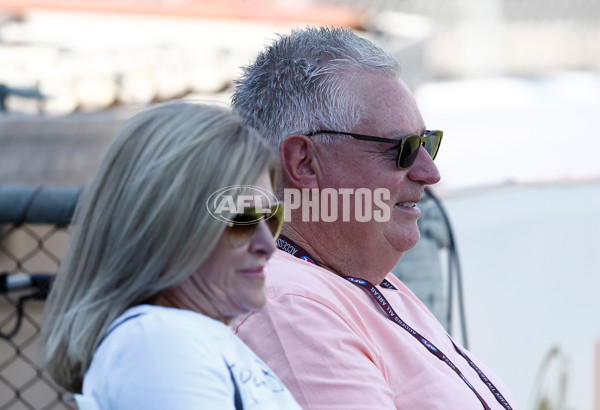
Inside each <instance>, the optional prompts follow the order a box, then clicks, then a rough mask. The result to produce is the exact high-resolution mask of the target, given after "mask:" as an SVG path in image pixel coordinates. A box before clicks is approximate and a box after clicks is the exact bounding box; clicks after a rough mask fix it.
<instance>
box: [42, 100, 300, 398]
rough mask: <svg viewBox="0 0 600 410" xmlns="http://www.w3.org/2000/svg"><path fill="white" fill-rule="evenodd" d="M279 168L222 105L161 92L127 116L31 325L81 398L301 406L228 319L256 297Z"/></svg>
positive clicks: (274, 227)
mask: <svg viewBox="0 0 600 410" xmlns="http://www.w3.org/2000/svg"><path fill="white" fill-rule="evenodd" d="M276 171H277V162H276V157H275V156H274V154H273V153H272V152H271V150H270V149H269V148H268V147H267V145H266V144H265V143H264V142H263V140H262V138H261V137H260V136H258V135H257V134H256V132H255V131H254V130H252V129H251V128H250V127H248V126H245V125H244V124H243V123H242V121H241V120H240V118H239V117H237V116H236V115H234V114H232V113H231V112H230V111H228V110H226V109H223V108H218V107H213V106H208V105H200V104H191V103H168V104H163V105H159V106H156V107H154V108H151V109H149V110H147V111H144V112H142V113H140V114H138V115H136V116H134V117H133V118H132V119H131V120H130V121H129V122H128V123H127V124H126V125H125V127H124V128H123V129H122V131H121V132H120V133H119V135H118V136H117V137H116V139H115V140H114V141H113V142H112V144H111V145H110V147H109V148H108V150H107V152H106V153H105V155H104V157H103V159H102V161H101V163H100V165H99V168H98V170H97V172H96V174H95V175H94V176H93V178H92V179H91V181H90V182H89V184H88V185H87V186H86V188H85V189H84V191H83V193H82V196H81V198H80V200H79V203H78V205H77V209H76V211H75V217H74V220H73V224H72V239H71V244H70V247H69V250H68V252H67V254H66V256H65V258H64V259H63V261H62V263H61V266H60V268H59V272H58V274H57V278H56V281H55V282H54V286H53V290H52V292H51V294H50V297H49V300H48V303H47V309H46V317H45V321H44V327H43V330H42V335H43V339H44V342H45V345H44V348H45V359H46V364H47V367H48V369H49V371H50V374H51V375H52V376H53V378H54V379H55V380H56V382H57V383H58V384H60V385H61V386H63V387H65V388H66V389H68V390H69V391H72V392H74V393H77V394H76V395H75V398H76V401H77V404H78V405H79V407H80V408H84V409H85V408H89V409H171V408H172V409H200V408H206V409H241V408H245V409H254V408H256V409H283V408H285V409H295V408H299V406H298V405H297V403H296V402H295V400H294V399H293V398H292V396H291V394H290V393H289V392H288V390H287V389H286V388H285V387H284V386H283V385H282V383H281V382H280V381H279V379H278V378H277V377H276V376H275V375H274V374H273V373H272V371H271V370H270V369H269V368H268V367H267V366H266V365H265V364H264V363H263V362H262V361H261V360H260V359H259V358H258V357H257V356H256V355H255V354H254V353H253V352H252V351H251V350H250V349H248V347H246V346H245V345H244V344H243V343H242V342H241V341H240V340H239V339H237V337H235V336H234V335H233V333H232V332H231V330H230V328H229V326H228V324H229V323H230V322H231V321H232V320H233V319H234V318H235V317H237V316H239V315H241V314H244V313H247V312H249V311H253V310H256V309H258V308H260V307H262V305H263V304H264V303H265V300H266V296H265V289H264V272H263V268H264V266H265V263H266V262H267V260H268V259H269V257H270V256H271V254H272V253H273V251H274V250H275V244H274V238H275V237H276V235H277V234H278V232H279V229H280V227H281V223H282V214H283V208H282V206H280V205H279V204H278V203H276V202H274V201H270V198H274V196H273V195H272V191H273V184H274V183H276V181H275V180H274V178H275V176H276ZM227 187H230V188H227ZM231 187H234V188H231ZM235 187H245V189H246V190H254V191H253V192H254V193H258V195H250V196H248V198H245V199H244V198H242V199H244V200H242V201H240V200H239V199H240V198H241V196H242V195H244V191H243V189H242V190H240V189H237V188H235ZM227 195H228V196H229V197H228V198H225V197H226V196H227ZM218 198H221V199H228V201H225V203H226V204H229V205H231V204H236V203H237V204H243V205H244V207H237V208H236V207H235V206H233V207H232V206H220V207H219V209H217V210H215V207H214V206H213V205H214V204H215V203H216V202H215V201H216V199H218ZM211 207H212V208H211ZM217 211H218V212H217Z"/></svg>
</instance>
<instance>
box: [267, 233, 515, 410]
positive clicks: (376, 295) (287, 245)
mask: <svg viewBox="0 0 600 410" xmlns="http://www.w3.org/2000/svg"><path fill="white" fill-rule="evenodd" d="M277 247H278V248H279V249H281V250H283V251H285V252H288V253H290V254H291V255H293V256H296V257H298V258H300V259H303V260H306V261H308V262H311V263H313V264H315V265H316V263H315V262H314V260H313V259H312V258H311V257H310V255H309V254H308V253H307V252H306V251H305V250H304V249H302V248H301V247H300V246H299V245H298V244H296V243H295V242H294V241H292V240H291V239H289V238H287V237H286V236H284V235H280V236H279V238H278V239H277ZM342 277H343V278H344V279H346V280H347V281H349V282H351V283H353V284H355V285H356V286H360V287H362V288H364V289H365V290H367V291H368V293H369V294H370V295H371V296H372V297H373V299H374V300H375V302H376V303H377V304H378V305H379V307H380V308H381V309H382V310H383V312H384V313H385V314H386V316H387V317H388V319H390V320H391V321H392V322H394V323H396V324H397V325H398V326H400V327H401V328H402V329H404V330H405V331H407V332H408V333H409V334H410V335H412V336H413V337H414V338H415V339H417V340H418V341H419V343H421V344H422V345H423V346H425V348H426V349H427V350H428V351H429V352H430V353H431V354H433V355H434V356H435V357H437V358H438V359H440V360H441V361H443V362H444V363H446V365H448V367H450V368H451V369H452V370H453V371H454V372H455V373H456V374H457V375H458V376H459V377H460V378H461V379H462V380H463V381H464V382H465V384H466V385H467V386H468V387H469V389H471V391H472V392H473V393H474V394H475V396H477V398H478V399H479V401H480V402H481V404H482V405H483V408H484V409H485V410H491V408H490V406H489V405H488V404H487V403H486V402H485V400H484V399H483V397H481V395H480V394H479V393H478V392H477V390H475V387H473V385H472V384H471V383H470V382H469V380H467V378H466V377H465V375H464V374H463V373H462V372H461V371H460V370H459V369H458V367H456V365H455V364H454V363H452V361H451V360H450V359H449V358H448V357H447V356H446V355H445V354H444V353H442V352H441V351H440V350H439V349H438V348H437V347H435V345H434V344H433V343H431V342H430V341H429V340H427V339H426V338H425V337H423V336H421V334H420V333H419V332H417V331H416V330H415V329H413V328H412V327H410V326H409V325H408V324H407V323H406V322H405V321H404V320H402V318H400V316H398V314H397V313H396V311H395V310H394V308H392V306H391V305H390V303H389V302H388V301H387V299H386V298H385V296H383V295H382V294H381V292H380V291H379V290H378V289H377V288H376V287H375V285H373V284H372V283H371V282H369V281H367V280H365V279H361V278H357V277H351V276H342ZM381 286H383V287H385V288H388V289H394V290H397V289H396V287H395V286H394V285H393V284H391V283H390V282H389V281H387V280H386V279H384V281H383V282H382V283H381ZM448 337H449V338H450V336H448ZM450 341H451V342H452V345H453V346H454V349H455V350H456V351H457V352H458V353H459V354H460V355H461V356H462V357H463V358H464V359H465V360H466V361H467V363H469V366H471V367H472V368H473V370H475V372H477V374H478V375H479V378H480V379H481V380H482V381H483V382H484V384H485V385H486V386H487V387H488V388H489V389H490V391H491V392H492V394H493V395H494V397H495V398H496V400H497V401H498V402H499V403H500V404H501V405H502V407H504V409H506V410H513V408H512V407H511V406H510V404H508V401H506V399H505V398H504V396H503V395H502V394H501V393H500V392H499V391H498V389H497V388H496V386H494V384H493V383H492V382H491V380H490V379H489V378H488V377H487V376H486V375H485V374H484V373H483V372H482V371H481V369H479V367H478V366H477V365H476V364H475V363H474V362H473V361H472V360H471V359H470V358H469V357H468V356H467V355H466V354H465V353H464V352H463V351H462V350H461V349H460V348H459V347H458V346H457V345H456V344H455V343H454V341H453V340H452V339H450Z"/></svg>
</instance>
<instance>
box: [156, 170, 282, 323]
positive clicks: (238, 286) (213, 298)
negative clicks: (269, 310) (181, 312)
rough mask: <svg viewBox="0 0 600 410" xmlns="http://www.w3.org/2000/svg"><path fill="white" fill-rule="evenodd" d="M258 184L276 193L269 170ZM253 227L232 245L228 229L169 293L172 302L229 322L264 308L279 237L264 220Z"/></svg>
mask: <svg viewBox="0 0 600 410" xmlns="http://www.w3.org/2000/svg"><path fill="white" fill-rule="evenodd" d="M254 185H255V186H257V187H259V188H262V189H264V190H268V191H269V192H273V187H272V184H271V178H270V176H269V174H268V173H267V172H265V173H264V174H262V175H261V177H260V178H259V179H258V181H257V182H256V183H255V184H254ZM255 205H262V204H255ZM253 226H255V227H256V228H255V229H254V230H252V231H251V232H252V233H251V234H250V236H249V238H248V240H247V241H246V242H244V243H242V244H239V241H238V242H234V244H232V241H231V239H232V238H230V234H231V232H230V229H231V228H226V229H225V231H224V232H223V234H222V235H221V238H220V239H219V241H218V243H217V246H216V247H215V249H213V251H212V252H211V253H210V254H209V256H208V257H207V259H206V260H205V261H204V262H203V263H202V264H201V265H200V266H199V267H198V269H197V270H196V272H195V273H194V274H193V275H192V276H190V277H189V278H188V279H186V280H185V281H184V282H183V283H181V284H180V285H178V286H176V288H175V289H172V291H173V292H176V294H173V292H169V293H171V295H168V296H167V297H168V298H169V299H170V300H171V301H174V300H173V299H174V298H176V299H177V302H178V303H177V304H180V307H186V308H188V309H191V310H195V311H199V312H200V313H203V314H205V315H207V316H210V317H212V318H213V319H217V320H220V321H222V322H225V323H228V322H229V321H230V320H231V319H232V318H234V317H236V316H239V315H242V314H244V313H247V312H250V311H254V310H256V309H258V308H260V307H262V306H263V305H264V304H265V302H266V293H265V286H264V285H265V272H264V267H265V264H266V263H267V260H268V259H269V258H270V257H271V255H272V254H273V252H274V251H275V240H274V239H273V235H272V233H271V231H270V230H269V228H268V226H267V224H266V223H265V222H264V221H263V222H260V223H258V224H257V225H253ZM161 304H162V303H161ZM171 304H174V303H171ZM178 307H179V306H178Z"/></svg>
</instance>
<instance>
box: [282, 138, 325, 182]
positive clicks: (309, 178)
mask: <svg viewBox="0 0 600 410" xmlns="http://www.w3.org/2000/svg"><path fill="white" fill-rule="evenodd" d="M279 153H280V157H281V170H282V174H283V184H284V186H285V187H289V188H299V189H302V188H318V184H317V178H316V173H315V165H316V161H315V150H314V146H313V141H312V140H311V139H310V138H308V137H307V136H305V135H291V136H289V137H287V138H286V139H285V140H284V141H283V144H281V148H280V151H279Z"/></svg>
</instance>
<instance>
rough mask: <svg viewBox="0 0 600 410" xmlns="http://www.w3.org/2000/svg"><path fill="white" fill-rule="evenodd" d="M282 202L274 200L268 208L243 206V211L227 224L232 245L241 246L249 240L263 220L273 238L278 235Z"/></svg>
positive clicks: (282, 211) (281, 218) (282, 208)
mask: <svg viewBox="0 0 600 410" xmlns="http://www.w3.org/2000/svg"><path fill="white" fill-rule="evenodd" d="M283 214H284V206H283V202H276V203H275V204H273V206H271V207H269V208H260V207H252V208H245V209H244V212H242V213H239V214H237V215H235V216H234V217H233V219H232V221H231V222H229V224H228V228H227V234H228V236H229V241H230V242H231V244H232V245H233V246H234V247H238V246H242V245H243V244H245V243H247V242H248V241H250V238H252V235H254V232H256V229H257V228H258V226H259V224H260V223H261V222H262V221H264V222H265V223H266V224H267V227H268V228H269V230H270V231H271V235H273V238H274V239H275V238H277V237H278V236H279V232H281V226H282V225H283Z"/></svg>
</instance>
